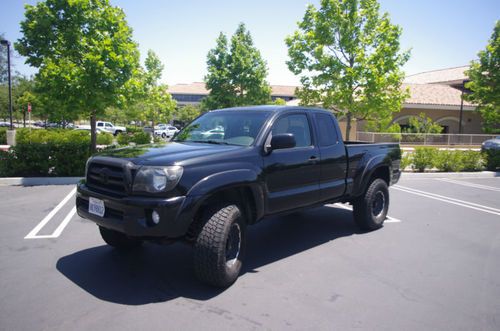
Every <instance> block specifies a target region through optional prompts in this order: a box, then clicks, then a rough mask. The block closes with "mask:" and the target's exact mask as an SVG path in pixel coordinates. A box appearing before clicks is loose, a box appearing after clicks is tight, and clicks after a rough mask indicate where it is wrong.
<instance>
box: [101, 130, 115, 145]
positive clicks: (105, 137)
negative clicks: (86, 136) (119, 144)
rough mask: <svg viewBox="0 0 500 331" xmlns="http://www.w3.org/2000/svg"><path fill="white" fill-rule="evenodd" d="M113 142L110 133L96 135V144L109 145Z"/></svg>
mask: <svg viewBox="0 0 500 331" xmlns="http://www.w3.org/2000/svg"><path fill="white" fill-rule="evenodd" d="M112 143H113V135H112V134H111V133H99V134H98V135H97V145H111V144H112Z"/></svg>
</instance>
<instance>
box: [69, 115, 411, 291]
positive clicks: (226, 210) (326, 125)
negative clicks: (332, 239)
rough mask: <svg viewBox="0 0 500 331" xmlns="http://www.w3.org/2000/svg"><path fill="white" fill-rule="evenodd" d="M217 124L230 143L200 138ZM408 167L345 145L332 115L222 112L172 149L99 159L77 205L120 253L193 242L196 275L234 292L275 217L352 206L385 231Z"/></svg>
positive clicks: (371, 149) (359, 217)
mask: <svg viewBox="0 0 500 331" xmlns="http://www.w3.org/2000/svg"><path fill="white" fill-rule="evenodd" d="M214 123H218V124H217V125H222V127H223V132H224V136H223V137H221V138H213V137H211V136H207V137H205V138H203V137H200V136H194V135H193V132H195V131H196V129H198V128H204V129H210V127H212V129H217V130H218V131H221V130H220V128H217V127H215V125H214ZM207 131H208V130H207ZM400 160H401V150H400V148H399V145H398V144H396V143H376V144H369V143H360V142H344V141H342V136H341V132H340V129H339V126H338V123H337V121H336V119H335V117H334V116H333V115H332V113H331V112H328V111H325V110H322V109H312V108H302V107H287V106H281V107H280V106H258V107H244V108H231V109H222V110H214V111H210V112H208V113H205V114H203V115H202V116H200V117H199V118H197V119H196V120H195V121H193V122H192V123H191V124H190V125H188V126H187V127H186V128H184V129H183V130H182V131H181V132H180V133H179V134H178V135H177V136H176V138H174V139H173V141H172V142H171V143H170V144H167V145H146V146H136V147H129V148H123V149H117V150H114V151H107V152H103V153H101V154H98V155H96V156H93V157H91V158H90V159H89V160H88V162H87V170H86V179H85V180H84V181H82V182H80V183H79V184H78V186H77V192H78V193H77V199H76V206H77V211H78V214H79V215H80V216H81V217H83V218H86V219H89V220H91V221H93V222H95V223H96V224H97V225H98V226H99V231H100V234H101V236H102V238H103V239H104V241H105V242H106V243H107V244H109V245H110V246H113V247H115V248H116V249H132V248H134V247H138V246H139V245H141V244H142V242H144V241H152V242H156V243H171V242H174V241H184V242H188V243H190V244H191V245H192V246H193V249H194V271H195V273H196V276H197V277H198V278H199V279H200V280H201V281H202V282H205V283H207V284H210V285H213V286H219V287H227V286H229V285H231V284H232V283H233V282H234V281H236V279H237V277H238V275H239V273H240V270H241V268H242V264H243V262H244V253H245V242H246V227H247V226H248V225H252V224H255V223H257V222H258V221H260V220H262V219H264V217H266V216H269V215H276V214H282V213H289V212H292V211H297V210H301V209H304V208H309V207H312V206H321V205H324V204H327V203H334V202H348V203H351V204H353V210H354V211H353V215H354V220H355V222H356V223H357V224H358V226H359V227H360V228H361V229H363V230H368V231H370V230H375V229H378V228H380V227H382V225H383V223H384V220H385V218H386V215H387V211H388V208H389V190H388V186H389V185H392V184H394V183H396V182H397V181H398V180H399V177H400V174H401V172H400V169H399V164H400ZM332 217H334V215H332ZM284 226H286V225H284ZM311 226H313V225H312V224H311ZM285 232H286V231H285ZM170 268H173V266H170Z"/></svg>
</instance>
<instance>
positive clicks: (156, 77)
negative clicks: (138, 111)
mask: <svg viewBox="0 0 500 331" xmlns="http://www.w3.org/2000/svg"><path fill="white" fill-rule="evenodd" d="M144 65H145V67H146V70H145V71H144V74H143V83H144V98H143V100H141V104H142V106H143V108H142V119H143V120H148V121H151V125H152V126H153V127H154V125H155V123H158V122H167V121H169V120H170V118H171V116H172V111H173V110H174V109H175V106H176V104H177V103H176V101H175V100H173V99H172V96H171V95H170V93H168V92H167V90H168V86H167V85H165V84H160V79H161V76H162V72H163V69H164V66H163V64H162V63H161V61H160V59H159V58H158V56H157V55H156V54H155V53H154V52H153V51H152V50H149V51H148V56H147V57H146V61H145V63H144Z"/></svg>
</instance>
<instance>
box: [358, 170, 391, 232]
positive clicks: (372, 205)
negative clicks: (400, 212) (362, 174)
mask: <svg viewBox="0 0 500 331" xmlns="http://www.w3.org/2000/svg"><path fill="white" fill-rule="evenodd" d="M381 204H382V205H381ZM353 207H354V209H353V216H354V221H355V222H356V224H357V225H358V227H359V228H360V229H361V230H364V231H373V230H377V229H379V228H381V227H382V226H383V224H384V221H385V218H386V217H387V211H388V210H389V189H388V188H387V183H386V182H385V181H384V180H383V179H380V178H376V179H375V180H373V181H372V182H371V183H370V185H369V186H368V189H367V190H366V192H365V193H364V194H363V195H362V196H361V197H359V198H358V199H356V200H355V201H354V203H353Z"/></svg>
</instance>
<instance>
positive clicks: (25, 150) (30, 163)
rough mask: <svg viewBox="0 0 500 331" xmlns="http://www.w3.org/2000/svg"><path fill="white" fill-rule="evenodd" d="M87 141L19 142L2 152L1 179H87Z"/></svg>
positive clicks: (0, 158)
mask: <svg viewBox="0 0 500 331" xmlns="http://www.w3.org/2000/svg"><path fill="white" fill-rule="evenodd" d="M89 157H90V151H89V145H88V143H87V142H62V143H53V142H49V143H38V142H37V143H18V144H17V145H16V146H13V147H11V148H10V149H9V151H8V152H3V151H2V152H0V176H2V177H9V176H16V177H17V176H20V177H36V176H41V177H45V176H83V175H84V172H85V163H86V161H87V159H88V158H89Z"/></svg>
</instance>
